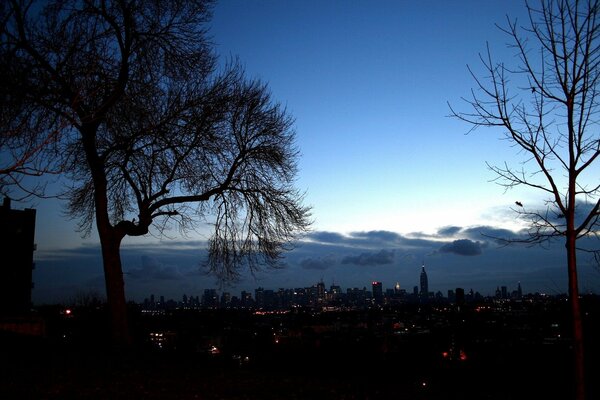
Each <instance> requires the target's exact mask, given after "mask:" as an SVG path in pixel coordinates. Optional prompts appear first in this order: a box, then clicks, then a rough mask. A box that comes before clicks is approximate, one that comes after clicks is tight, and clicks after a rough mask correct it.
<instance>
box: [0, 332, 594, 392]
mask: <svg viewBox="0 0 600 400" xmlns="http://www.w3.org/2000/svg"><path fill="white" fill-rule="evenodd" d="M228 329H229V328H228ZM88 333H89V335H88V336H89V337H88V336H86V337H88V339H89V340H61V337H60V336H57V335H46V337H39V336H38V337H34V336H26V335H15V334H8V333H4V334H0V342H1V343H0V399H19V400H21V399H206V400H212V399H265V400H267V399H431V400H435V399H494V400H495V399H498V400H500V399H502V400H515V399H569V398H572V396H571V387H572V386H571V385H572V380H571V378H572V364H571V358H570V357H571V353H570V349H569V345H568V343H567V342H566V341H564V342H552V343H548V342H535V343H531V342H522V343H521V342H519V341H512V340H508V341H503V340H499V341H496V342H488V341H486V340H483V341H481V340H477V341H472V342H471V343H467V344H466V352H467V354H468V358H467V359H466V360H462V361H461V360H460V359H459V358H454V359H452V360H449V359H448V358H447V357H446V358H444V357H442V356H441V351H440V350H441V349H443V348H446V347H444V346H446V344H447V342H446V341H445V334H446V333H447V332H446V331H445V330H443V331H442V332H441V333H439V334H438V333H434V334H424V335H420V334H415V335H413V336H411V337H410V338H408V339H406V338H403V339H401V340H397V341H393V340H395V339H394V338H393V337H389V338H387V339H385V346H384V347H385V351H382V346H381V344H382V343H383V342H382V341H381V340H380V338H377V337H372V338H371V339H369V340H363V339H364V338H363V337H360V336H356V335H351V336H344V335H337V336H336V335H325V336H324V337H323V338H322V339H320V338H319V340H316V341H311V342H310V345H307V344H306V343H304V344H303V343H300V344H298V343H296V344H293V343H291V342H290V343H287V344H286V343H285V342H281V343H278V344H273V343H271V344H269V345H266V344H264V345H260V346H255V347H254V348H253V349H246V350H248V351H250V352H247V353H240V354H233V353H231V352H230V353H228V352H221V353H220V354H212V355H211V354H210V353H209V352H206V351H198V349H197V348H190V347H185V346H180V348H178V349H174V348H172V349H165V348H163V349H158V348H157V347H156V346H153V345H151V344H149V343H147V342H146V343H141V344H138V345H137V346H135V347H134V348H132V349H129V350H115V349H113V348H110V347H107V346H106V345H103V344H102V343H103V342H104V341H103V340H102V339H103V337H104V333H102V332H95V333H93V332H88ZM67 339H68V338H67ZM597 348H598V346H597V345H594V344H593V342H592V345H590V346H589V348H588V349H587V352H588V355H589V357H588V364H589V365H590V367H592V366H593V365H595V364H596V361H595V360H597V353H598V351H597ZM246 355H249V358H248V360H247V361H246V359H245V356H246ZM590 370H591V368H590ZM590 378H592V379H590V388H589V393H588V394H589V399H596V398H600V397H597V396H598V395H599V392H598V391H597V388H598V385H597V384H596V382H595V381H594V375H593V374H592V373H590Z"/></svg>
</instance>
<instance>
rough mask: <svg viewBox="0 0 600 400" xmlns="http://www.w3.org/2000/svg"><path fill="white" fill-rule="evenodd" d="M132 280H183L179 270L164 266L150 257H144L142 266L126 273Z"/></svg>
mask: <svg viewBox="0 0 600 400" xmlns="http://www.w3.org/2000/svg"><path fill="white" fill-rule="evenodd" d="M126 273H127V274H128V275H129V277H130V278H132V279H156V280H159V281H165V280H175V279H181V278H182V275H181V273H180V272H179V270H178V269H177V268H175V267H172V266H163V265H161V264H160V263H159V261H158V260H157V259H156V258H154V257H150V256H146V255H142V266H141V267H140V268H134V269H130V270H128V271H127V272H126Z"/></svg>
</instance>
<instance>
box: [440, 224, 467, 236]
mask: <svg viewBox="0 0 600 400" xmlns="http://www.w3.org/2000/svg"><path fill="white" fill-rule="evenodd" d="M461 230H462V228H461V227H460V226H444V227H442V228H440V229H438V232H437V233H438V236H443V237H448V236H454V235H456V234H457V233H458V232H460V231H461Z"/></svg>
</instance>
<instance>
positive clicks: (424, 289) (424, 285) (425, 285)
mask: <svg viewBox="0 0 600 400" xmlns="http://www.w3.org/2000/svg"><path fill="white" fill-rule="evenodd" d="M420 282H421V291H420V293H419V294H420V295H421V298H422V299H427V298H428V297H429V281H428V280H427V272H425V265H423V266H422V267H421V277H420Z"/></svg>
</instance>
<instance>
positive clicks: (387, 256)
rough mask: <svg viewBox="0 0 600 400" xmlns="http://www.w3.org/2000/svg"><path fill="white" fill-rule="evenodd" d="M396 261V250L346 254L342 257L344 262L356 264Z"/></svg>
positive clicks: (382, 263)
mask: <svg viewBox="0 0 600 400" xmlns="http://www.w3.org/2000/svg"><path fill="white" fill-rule="evenodd" d="M392 262H394V251H393V250H385V249H382V250H381V251H379V252H377V253H374V252H367V253H361V254H359V255H358V256H346V257H344V258H343V259H342V264H354V265H365V266H367V265H385V264H391V263H392Z"/></svg>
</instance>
